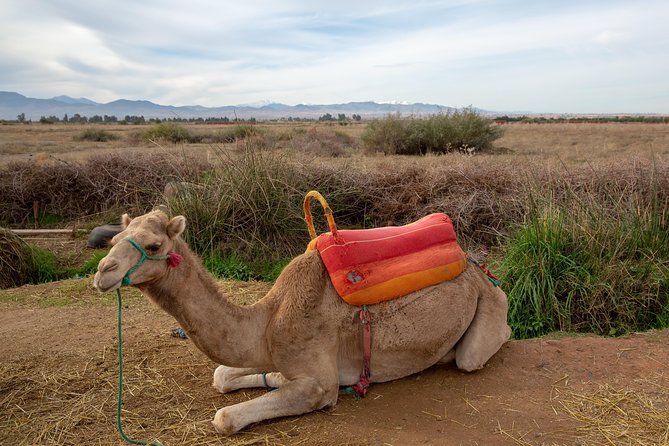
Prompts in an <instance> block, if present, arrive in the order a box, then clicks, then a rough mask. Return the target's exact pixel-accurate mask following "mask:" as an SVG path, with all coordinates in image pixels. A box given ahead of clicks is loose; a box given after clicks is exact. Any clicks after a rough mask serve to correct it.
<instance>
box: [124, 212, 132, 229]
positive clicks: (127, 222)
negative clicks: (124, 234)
mask: <svg viewBox="0 0 669 446" xmlns="http://www.w3.org/2000/svg"><path fill="white" fill-rule="evenodd" d="M131 221H132V218H130V216H129V215H128V214H123V215H121V228H122V229H123V230H125V228H127V227H128V225H129V224H130V222H131Z"/></svg>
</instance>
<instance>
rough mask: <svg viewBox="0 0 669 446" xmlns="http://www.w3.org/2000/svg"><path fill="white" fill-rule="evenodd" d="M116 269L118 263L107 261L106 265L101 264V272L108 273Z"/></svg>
mask: <svg viewBox="0 0 669 446" xmlns="http://www.w3.org/2000/svg"><path fill="white" fill-rule="evenodd" d="M115 269H118V263H116V262H106V263H105V264H104V265H101V268H100V272H101V273H107V272H109V271H114V270H115Z"/></svg>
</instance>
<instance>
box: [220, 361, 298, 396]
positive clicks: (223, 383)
mask: <svg viewBox="0 0 669 446" xmlns="http://www.w3.org/2000/svg"><path fill="white" fill-rule="evenodd" d="M263 375H264V376H263ZM286 382H288V380H287V379H286V378H284V377H283V375H282V374H281V373H279V372H268V373H266V372H264V371H263V370H262V369H257V368H248V369H247V368H237V367H227V366H224V365H219V366H218V367H217V368H216V370H215V371H214V387H215V388H216V390H218V391H219V392H221V393H228V392H233V391H235V390H239V389H249V388H255V387H274V388H276V387H280V386H282V385H283V384H285V383H286Z"/></svg>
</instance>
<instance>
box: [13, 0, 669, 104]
mask: <svg viewBox="0 0 669 446" xmlns="http://www.w3.org/2000/svg"><path fill="white" fill-rule="evenodd" d="M0 90H6V91H16V92H18V93H21V94H24V95H26V96H31V97H38V98H49V97H52V96H56V95H61V94H65V95H69V96H73V97H86V98H89V99H93V100H95V101H98V102H109V101H113V100H116V99H120V98H125V99H147V100H150V101H152V102H156V103H159V104H164V105H167V104H170V105H195V104H199V105H205V106H218V105H236V104H246V103H256V102H261V101H271V102H282V103H285V104H290V105H295V104H298V103H318V104H324V103H342V102H350V101H368V100H373V101H377V102H383V101H406V102H425V103H433V104H441V105H448V106H456V107H459V106H467V105H473V106H475V107H480V108H484V109H488V110H494V111H533V112H573V113H589V112H593V113H619V112H628V113H631V112H647V113H650V112H655V113H669V0H658V1H650V0H649V1H633V0H629V1H616V0H602V1H588V0H580V1H575V0H560V1H540V0H499V1H493V0H489V1H486V0H481V1H477V0H447V1H419V0H413V1H396V0H386V1H365V0H357V1H349V0H338V1H331V2H327V3H324V2H315V1H306V0H304V1H300V0H292V1H264V2H263V1H256V0H243V1H235V2H229V1H213V0H212V1H200V0H187V1H184V0H179V1H173V0H141V1H136V0H132V1H131V0H114V1H82V0H2V1H0Z"/></svg>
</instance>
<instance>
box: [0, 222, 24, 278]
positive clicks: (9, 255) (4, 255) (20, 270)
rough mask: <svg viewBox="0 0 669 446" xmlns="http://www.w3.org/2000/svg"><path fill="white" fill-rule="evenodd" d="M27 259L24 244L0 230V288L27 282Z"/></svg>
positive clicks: (10, 234) (7, 231) (10, 232)
mask: <svg viewBox="0 0 669 446" xmlns="http://www.w3.org/2000/svg"><path fill="white" fill-rule="evenodd" d="M29 257H30V253H29V251H28V246H27V245H26V244H25V242H24V241H23V240H21V239H20V238H19V237H18V236H16V235H15V234H14V233H13V232H12V231H10V230H8V229H3V228H0V288H10V287H14V286H19V285H23V284H24V283H26V282H27V278H28V270H29Z"/></svg>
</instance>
